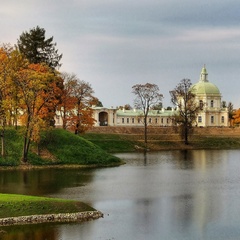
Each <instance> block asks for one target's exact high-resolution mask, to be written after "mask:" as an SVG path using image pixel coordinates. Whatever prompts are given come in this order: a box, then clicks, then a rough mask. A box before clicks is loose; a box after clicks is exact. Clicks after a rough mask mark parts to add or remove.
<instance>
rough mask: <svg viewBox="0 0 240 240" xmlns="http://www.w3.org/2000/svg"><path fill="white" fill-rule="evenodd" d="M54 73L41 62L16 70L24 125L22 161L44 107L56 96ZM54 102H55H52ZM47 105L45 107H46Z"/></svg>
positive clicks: (43, 112)
mask: <svg viewBox="0 0 240 240" xmlns="http://www.w3.org/2000/svg"><path fill="white" fill-rule="evenodd" d="M56 81H58V78H57V77H56V74H54V73H53V72H52V70H51V69H49V67H47V66H45V65H42V64H30V65H28V67H27V68H25V69H22V70H21V71H19V72H18V75H17V77H16V78H15V79H14V82H15V84H16V85H17V86H18V88H19V92H18V96H19V98H20V106H21V111H22V116H21V118H22V122H23V125H24V134H23V136H24V145H23V154H22V161H23V162H24V163H26V162H27V157H28V152H29V147H30V143H31V141H32V140H33V137H35V138H36V134H34V131H35V133H36V131H38V130H36V129H38V128H39V127H40V123H41V122H42V121H43V119H44V117H45V115H46V114H48V111H47V112H46V111H45V110H44V108H45V107H46V106H47V105H48V104H51V103H52V102H53V101H54V100H55V98H56V91H55V89H54V88H55V82H56ZM54 104H56V103H54ZM48 108H49V106H48V107H47V109H48Z"/></svg>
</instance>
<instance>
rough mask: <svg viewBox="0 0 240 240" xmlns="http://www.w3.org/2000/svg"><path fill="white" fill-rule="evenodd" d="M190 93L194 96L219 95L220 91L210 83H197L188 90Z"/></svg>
mask: <svg viewBox="0 0 240 240" xmlns="http://www.w3.org/2000/svg"><path fill="white" fill-rule="evenodd" d="M190 91H191V92H192V93H194V94H196V95H197V94H218V95H219V94H220V91H219V89H218V87H217V86H216V85H214V84H213V83H210V82H198V83H196V84H194V85H192V87H191V88H190Z"/></svg>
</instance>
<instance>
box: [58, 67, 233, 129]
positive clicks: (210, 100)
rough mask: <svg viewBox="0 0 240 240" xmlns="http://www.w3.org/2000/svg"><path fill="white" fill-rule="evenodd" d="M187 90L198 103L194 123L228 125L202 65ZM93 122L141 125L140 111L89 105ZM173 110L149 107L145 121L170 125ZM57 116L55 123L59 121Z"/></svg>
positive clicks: (226, 111)
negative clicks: (91, 108)
mask: <svg viewBox="0 0 240 240" xmlns="http://www.w3.org/2000/svg"><path fill="white" fill-rule="evenodd" d="M191 91H192V92H193V93H194V94H195V96H196V101H197V102H198V103H199V105H200V106H201V108H202V109H201V111H200V112H199V114H198V116H197V119H196V124H195V125H196V126H198V127H209V126H211V127H226V126H228V123H229V122H228V109H227V108H223V107H222V100H221V97H222V96H221V93H220V91H219V89H218V87H217V86H216V85H214V84H213V83H211V82H210V81H209V80H208V73H207V70H206V68H205V66H204V67H203V68H202V71H201V73H200V79H199V81H198V82H197V83H195V84H193V85H192V86H191ZM93 110H94V113H93V117H94V119H95V120H96V122H95V126H143V114H142V111H141V110H137V109H132V110H125V109H122V110H120V109H116V108H104V107H93ZM176 114H177V110H174V109H171V110H166V109H164V108H162V109H161V110H150V111H149V114H148V123H149V125H152V126H160V127H161V126H162V127H164V126H173V124H174V121H173V118H174V115H176ZM61 122H62V121H61V119H60V116H58V117H57V121H56V124H57V125H61Z"/></svg>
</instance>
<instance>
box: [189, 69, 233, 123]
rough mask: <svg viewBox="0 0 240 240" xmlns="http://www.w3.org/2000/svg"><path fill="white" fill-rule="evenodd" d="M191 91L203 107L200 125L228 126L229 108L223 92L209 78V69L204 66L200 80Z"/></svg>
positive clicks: (198, 118)
mask: <svg viewBox="0 0 240 240" xmlns="http://www.w3.org/2000/svg"><path fill="white" fill-rule="evenodd" d="M190 90H191V92H192V93H194V94H195V99H196V101H197V102H198V104H199V106H200V107H201V111H200V112H199V114H198V116H197V119H196V122H197V126H199V127H227V126H228V124H229V121H228V108H227V107H225V106H223V103H222V100H221V97H222V96H221V93H220V91H219V89H218V87H217V86H216V85H214V84H213V83H211V82H210V81H209V80H208V73H207V69H206V67H205V66H204V67H203V68H202V71H201V74H200V79H199V81H198V82H197V83H196V84H194V85H192V87H191V89H190Z"/></svg>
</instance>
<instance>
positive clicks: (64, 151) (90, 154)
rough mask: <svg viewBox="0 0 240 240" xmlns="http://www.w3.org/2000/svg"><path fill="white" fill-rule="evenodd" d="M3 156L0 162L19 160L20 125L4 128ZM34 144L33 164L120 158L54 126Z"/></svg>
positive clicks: (112, 161)
mask: <svg viewBox="0 0 240 240" xmlns="http://www.w3.org/2000/svg"><path fill="white" fill-rule="evenodd" d="M5 144H6V156H5V157H4V158H3V157H0V165H1V166H18V165H19V164H20V159H21V153H22V146H23V139H22V136H21V129H20V130H18V131H16V130H14V129H7V131H6V134H5ZM39 149H40V152H39V153H40V154H39V155H38V154H37V152H38V151H37V147H36V146H35V145H34V144H32V145H31V147H30V151H29V157H28V159H29V164H32V165H66V164H69V165H70V164H77V165H96V166H106V165H111V164H117V163H119V162H120V160H119V159H118V158H117V157H115V156H112V155H110V154H109V153H107V152H106V151H104V150H103V149H101V148H100V147H99V146H97V145H95V144H94V143H92V142H90V141H88V140H86V139H83V138H82V137H80V136H78V135H75V134H73V133H70V132H68V131H65V130H63V129H53V130H51V131H49V132H48V133H45V134H43V136H42V141H41V143H40V145H39Z"/></svg>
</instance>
